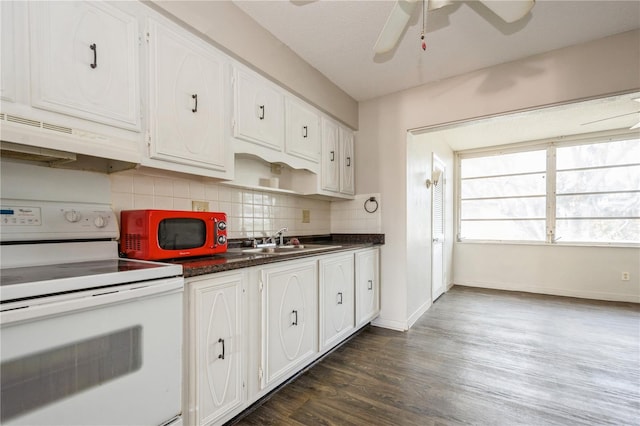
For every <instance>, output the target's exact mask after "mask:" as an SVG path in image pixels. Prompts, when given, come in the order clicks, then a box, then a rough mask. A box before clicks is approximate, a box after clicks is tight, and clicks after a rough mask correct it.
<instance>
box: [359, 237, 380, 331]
mask: <svg viewBox="0 0 640 426" xmlns="http://www.w3.org/2000/svg"><path fill="white" fill-rule="evenodd" d="M379 258H380V252H379V250H378V249H372V250H367V251H364V252H360V253H356V318H357V320H356V323H357V326H358V327H359V326H361V325H364V324H366V323H368V322H369V321H371V320H372V319H373V318H375V317H376V316H377V315H378V313H379V312H380V280H379V276H380V272H379V271H380V269H379V261H380V260H379Z"/></svg>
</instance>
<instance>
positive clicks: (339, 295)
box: [338, 292, 342, 305]
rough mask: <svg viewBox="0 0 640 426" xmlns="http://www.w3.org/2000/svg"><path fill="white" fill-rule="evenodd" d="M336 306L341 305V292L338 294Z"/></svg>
mask: <svg viewBox="0 0 640 426" xmlns="http://www.w3.org/2000/svg"><path fill="white" fill-rule="evenodd" d="M338 305H342V292H340V293H338Z"/></svg>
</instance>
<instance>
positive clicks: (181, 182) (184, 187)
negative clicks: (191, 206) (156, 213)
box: [173, 179, 191, 199]
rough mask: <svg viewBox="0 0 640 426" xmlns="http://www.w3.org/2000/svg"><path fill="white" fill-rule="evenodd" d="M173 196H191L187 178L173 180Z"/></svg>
mask: <svg viewBox="0 0 640 426" xmlns="http://www.w3.org/2000/svg"><path fill="white" fill-rule="evenodd" d="M173 196H174V198H189V199H190V198H191V196H190V195H189V181H188V180H185V179H174V180H173Z"/></svg>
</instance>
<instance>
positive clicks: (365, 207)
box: [364, 197, 378, 213]
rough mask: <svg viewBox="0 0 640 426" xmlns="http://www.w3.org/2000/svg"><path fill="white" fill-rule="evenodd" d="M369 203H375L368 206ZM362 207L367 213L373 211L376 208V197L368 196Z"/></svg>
mask: <svg viewBox="0 0 640 426" xmlns="http://www.w3.org/2000/svg"><path fill="white" fill-rule="evenodd" d="M369 203H375V207H369V206H368V204H369ZM364 209H365V211H366V212H367V213H375V212H376V211H377V210H378V201H377V200H376V197H369V198H367V199H366V200H365V202H364Z"/></svg>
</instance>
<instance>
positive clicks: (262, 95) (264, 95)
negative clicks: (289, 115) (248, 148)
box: [234, 70, 284, 151]
mask: <svg viewBox="0 0 640 426" xmlns="http://www.w3.org/2000/svg"><path fill="white" fill-rule="evenodd" d="M235 89H236V90H235V126H234V136H235V137H237V138H241V139H244V140H247V141H249V142H253V143H256V144H258V145H262V146H265V147H267V148H271V149H275V150H276V151H282V147H283V145H284V96H283V95H282V93H280V92H279V91H278V90H277V89H276V88H275V87H274V86H272V85H271V84H269V83H268V82H267V81H263V80H262V79H260V78H258V77H257V76H253V75H250V74H248V73H245V72H243V71H240V70H238V71H236V74H235Z"/></svg>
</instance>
